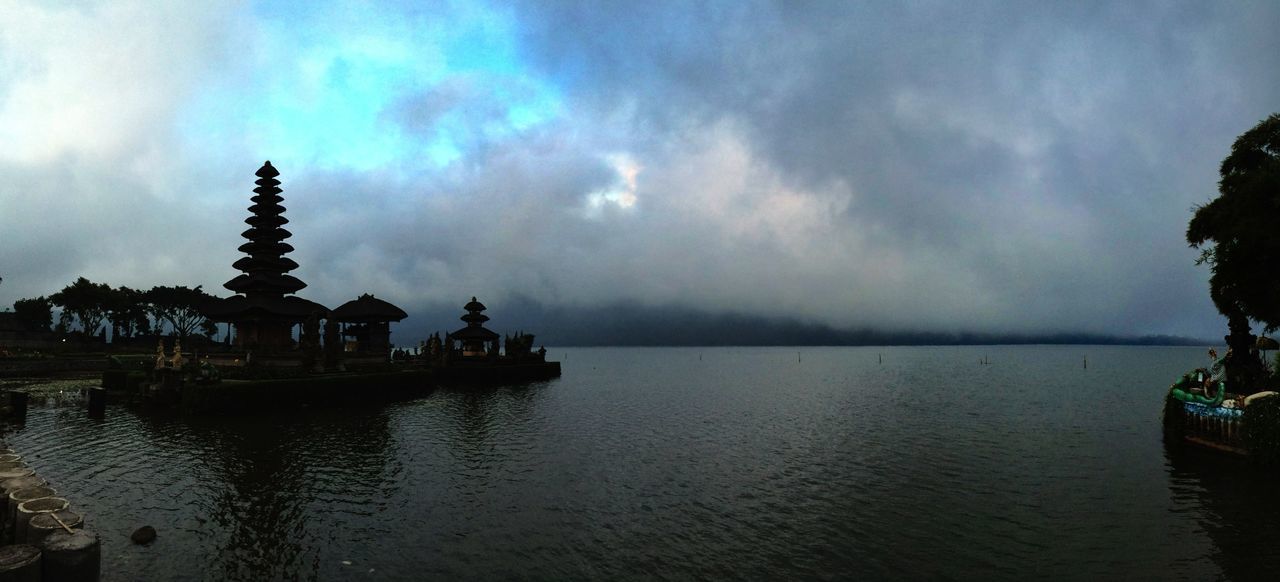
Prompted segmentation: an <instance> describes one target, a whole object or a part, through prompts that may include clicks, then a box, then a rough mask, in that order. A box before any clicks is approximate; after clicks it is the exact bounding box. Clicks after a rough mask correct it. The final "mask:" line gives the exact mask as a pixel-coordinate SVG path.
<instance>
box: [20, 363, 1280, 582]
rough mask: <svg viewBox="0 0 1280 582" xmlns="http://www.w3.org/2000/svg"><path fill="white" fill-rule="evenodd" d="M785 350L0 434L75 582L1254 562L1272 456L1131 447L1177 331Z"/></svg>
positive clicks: (737, 575)
mask: <svg viewBox="0 0 1280 582" xmlns="http://www.w3.org/2000/svg"><path fill="white" fill-rule="evenodd" d="M798 351H799V352H800V354H799V361H797V359H798V358H797V349H795V348H716V349H712V348H707V349H699V348H673V349H618V348H602V349H587V348H582V349H567V350H555V351H553V352H551V353H550V354H548V355H549V356H551V357H552V358H554V359H560V360H562V361H563V362H564V377H563V378H560V379H558V380H555V381H552V382H547V383H540V384H534V385H530V386H527V387H521V388H498V389H489V390H483V391H476V392H448V391H437V392H435V393H433V394H432V395H431V396H428V397H426V398H422V399H419V400H414V401H410V402H402V403H396V404H390V405H371V406H366V407H359V408H344V409H341V410H300V411H282V412H279V413H278V414H266V415H262V416H257V417H252V418H198V419H189V418H182V417H178V416H172V415H141V414H135V413H133V412H131V411H129V410H128V409H125V408H122V407H113V408H111V409H109V410H108V413H107V418H106V419H105V420H91V419H89V418H87V415H86V414H85V413H84V411H83V409H82V408H75V407H53V406H49V407H35V408H33V409H32V410H31V411H30V413H29V415H28V419H27V422H26V424H25V426H22V427H17V428H15V427H9V429H8V434H7V435H5V438H6V440H7V441H8V442H9V444H10V446H12V447H13V448H15V449H18V451H19V452H21V453H23V454H24V455H25V456H26V457H27V459H28V461H29V463H30V464H31V465H32V466H33V467H36V468H37V469H38V470H39V472H40V473H41V474H42V475H43V476H44V477H45V478H47V479H48V480H49V481H51V482H52V483H53V484H54V486H55V487H57V488H58V489H59V491H61V492H64V493H65V495H66V496H67V497H69V498H70V499H71V500H72V504H73V507H77V508H79V509H80V510H81V511H83V512H85V513H87V514H88V522H89V524H90V525H91V526H92V527H94V528H95V529H96V530H97V531H98V532H99V534H100V535H101V536H102V538H103V579H104V580H143V579H145V580H196V579H209V580H221V579H228V580H231V579H234V580H266V579H298V578H300V579H320V580H366V579H367V580H375V579H376V580H383V579H406V580H408V579H424V578H425V579H450V580H452V579H534V580H539V579H541V580H562V579H655V578H656V579H676V580H692V579H755V580H762V579H781V578H787V579H810V578H817V579H824V578H825V579H843V578H848V577H849V576H851V575H858V576H860V577H861V578H867V579H880V578H891V579H921V578H928V579H968V580H979V579H980V580H989V579H1004V580H1022V579H1027V578H1029V577H1048V578H1053V579H1081V580H1094V579H1100V578H1101V579H1162V580H1177V579H1187V580H1205V579H1222V578H1226V579H1232V580H1250V579H1275V576H1276V573H1277V572H1280V549H1278V548H1280V545H1277V544H1278V543H1280V495H1277V491H1278V490H1280V476H1276V475H1272V474H1267V473H1262V472H1259V471H1256V470H1253V469H1251V468H1250V467H1249V466H1247V465H1245V464H1243V463H1239V462H1231V461H1226V460H1222V459H1218V458H1216V457H1213V456H1207V455H1203V454H1194V453H1188V452H1179V451H1170V450H1166V448H1165V446H1164V445H1163V443H1162V442H1161V435H1160V406H1161V398H1162V396H1163V395H1164V392H1165V390H1166V389H1167V387H1168V385H1169V383H1170V382H1172V381H1173V379H1174V378H1175V376H1177V375H1178V374H1180V373H1182V372H1184V371H1186V370H1187V369H1189V368H1191V367H1193V366H1196V365H1201V364H1204V363H1205V362H1206V357H1205V356H1204V350H1203V349H1201V348H1147V347H1093V346H1088V347H1082V346H1070V347H1058V346H1044V347H1041V346H1031V347H920V348H801V349H799V350H798ZM1086 356H1087V358H1088V368H1087V369H1085V368H1084V367H1083V366H1082V361H1083V359H1084V358H1085V357H1086ZM880 357H882V358H883V363H878V359H879V358H880ZM983 357H986V358H988V359H989V360H990V365H979V360H980V359H982V358H983ZM144 524H150V525H153V526H155V527H156V529H157V530H158V531H159V538H158V539H157V540H156V541H155V542H154V543H153V544H151V545H150V546H146V547H139V546H133V545H131V544H130V543H129V540H128V536H129V533H130V532H132V531H133V530H134V529H135V528H137V527H138V526H141V525H144Z"/></svg>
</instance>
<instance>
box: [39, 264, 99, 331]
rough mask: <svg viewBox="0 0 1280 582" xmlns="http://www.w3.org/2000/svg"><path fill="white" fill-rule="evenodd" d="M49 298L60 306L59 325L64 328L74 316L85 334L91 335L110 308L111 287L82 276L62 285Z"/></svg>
mask: <svg viewBox="0 0 1280 582" xmlns="http://www.w3.org/2000/svg"><path fill="white" fill-rule="evenodd" d="M49 300H50V301H52V302H53V304H54V305H57V306H59V307H61V308H62V316H61V317H60V318H59V319H60V321H59V327H60V328H63V329H65V328H66V327H69V325H70V323H71V316H75V318H76V319H77V320H79V322H80V327H81V328H82V329H84V333H85V335H93V334H94V332H96V331H97V330H98V326H99V325H101V324H102V320H103V319H105V318H106V317H107V312H108V311H109V310H110V302H111V287H110V286H108V285H107V284H105V283H93V282H91V281H89V280H88V279H85V278H84V277H80V278H79V279H76V281H75V283H72V284H70V285H67V286H66V287H63V288H62V290H61V291H59V292H57V293H54V294H53V295H50V296H49Z"/></svg>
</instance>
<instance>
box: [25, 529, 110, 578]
mask: <svg viewBox="0 0 1280 582" xmlns="http://www.w3.org/2000/svg"><path fill="white" fill-rule="evenodd" d="M74 531H75V533H67V532H65V531H62V530H58V531H55V532H53V533H51V534H49V537H46V538H45V539H44V542H42V543H41V544H40V550H41V551H42V552H43V554H44V555H43V573H44V579H45V580H59V581H63V580H65V581H66V582H97V581H98V572H99V570H100V569H101V567H102V550H101V547H100V546H99V545H98V535H97V534H95V533H93V530H88V529H77V530H74Z"/></svg>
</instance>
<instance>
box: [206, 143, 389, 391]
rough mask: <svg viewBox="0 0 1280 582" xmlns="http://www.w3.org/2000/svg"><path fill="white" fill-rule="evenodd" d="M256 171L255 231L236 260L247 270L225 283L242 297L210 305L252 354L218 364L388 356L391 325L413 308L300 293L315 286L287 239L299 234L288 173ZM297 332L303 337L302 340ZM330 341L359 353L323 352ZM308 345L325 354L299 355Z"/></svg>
mask: <svg viewBox="0 0 1280 582" xmlns="http://www.w3.org/2000/svg"><path fill="white" fill-rule="evenodd" d="M256 175H257V176H258V179H257V181H255V184H257V187H256V188H254V189H253V192H254V195H253V196H252V197H251V198H250V199H249V200H250V201H251V202H253V204H252V205H251V206H249V208H248V210H249V217H248V218H246V219H245V223H246V224H248V225H249V229H248V230H246V231H244V232H242V233H240V236H242V237H244V238H245V239H247V240H248V242H246V243H244V244H242V245H240V248H239V250H240V252H242V253H245V256H244V257H242V258H240V259H239V260H237V261H236V262H235V263H232V265H231V266H232V267H234V268H235V269H236V270H238V271H240V274H239V275H237V276H235V277H234V278H232V279H231V280H230V281H227V282H226V283H225V284H223V287H226V288H227V289H229V290H231V291H234V292H235V293H236V295H233V296H231V297H227V298H225V299H217V300H214V301H211V302H210V303H209V304H207V305H206V306H205V307H204V310H203V311H204V314H205V316H206V317H208V318H209V319H211V320H213V321H215V322H218V323H227V324H230V326H231V328H232V329H233V330H234V333H232V334H230V335H229V340H230V343H231V345H232V347H233V348H234V349H235V350H237V351H243V352H245V358H244V359H243V360H241V359H239V358H231V359H230V361H227V358H220V359H221V360H223V361H219V362H218V363H219V364H223V365H226V364H233V365H234V364H240V363H247V362H249V361H252V359H251V358H252V357H254V356H256V357H257V358H258V361H259V363H263V364H277V365H298V364H300V363H301V361H302V360H303V359H309V360H315V361H316V362H323V363H324V366H322V367H325V368H343V367H345V365H344V364H345V362H342V361H341V360H351V359H352V358H353V357H354V358H357V359H359V358H360V356H365V357H367V358H371V359H372V361H375V362H376V361H383V360H385V358H386V355H387V354H388V352H389V350H390V349H391V342H390V337H391V328H390V324H391V322H394V321H400V320H402V319H404V318H405V317H408V314H406V313H405V312H404V310H403V309H400V308H399V307H396V306H395V305H392V304H391V303H388V302H386V301H384V300H382V299H376V298H374V296H373V295H371V294H368V293H364V294H361V295H360V296H359V297H358V298H356V299H355V300H352V301H348V302H347V303H344V304H343V305H342V306H340V307H338V308H337V309H334V310H330V309H329V308H327V307H325V306H323V305H321V304H319V303H316V302H315V301H311V300H309V299H305V298H303V297H300V296H298V295H296V293H297V292H298V291H301V290H302V289H304V288H305V287H306V286H307V284H306V283H304V282H302V280H301V279H298V278H297V277H294V276H293V275H290V274H289V272H290V271H293V270H294V269H297V268H298V263H297V262H295V261H294V260H293V259H290V258H288V257H287V256H286V255H288V254H289V253H290V252H293V250H294V249H293V246H292V245H290V244H289V243H286V242H284V241H285V240H286V239H288V238H289V237H291V236H293V233H290V232H289V231H288V230H285V229H284V225H286V224H288V223H289V219H287V218H285V217H284V216H283V214H284V212H285V207H284V206H282V205H281V203H282V202H284V198H283V197H282V196H281V195H280V194H281V192H283V190H282V189H281V188H280V181H279V180H277V179H276V177H277V176H279V175H280V172H279V171H278V170H276V168H275V166H272V165H271V162H270V161H267V162H265V163H263V165H262V167H261V168H258V171H257V172H256ZM320 320H325V321H326V327H327V328H330V329H328V330H326V331H327V333H326V334H325V335H326V336H328V337H327V338H325V341H323V342H322V341H321V338H320V337H319V335H320V329H319V328H320V323H319V322H320ZM338 326H341V330H340V331H338V329H337V327H338ZM295 331H297V333H298V337H299V341H298V342H296V343H295V341H294V339H293V338H294V332H295ZM334 332H337V333H334ZM345 338H351V339H350V341H346V340H345ZM322 344H339V345H324V351H325V353H326V354H328V355H330V356H332V355H334V354H335V353H337V352H341V353H343V354H346V353H351V355H349V356H346V357H345V358H334V357H329V358H320V357H319V355H318V352H319V350H320V349H321V346H322ZM305 350H310V351H312V352H317V353H302V354H299V353H296V352H298V351H305Z"/></svg>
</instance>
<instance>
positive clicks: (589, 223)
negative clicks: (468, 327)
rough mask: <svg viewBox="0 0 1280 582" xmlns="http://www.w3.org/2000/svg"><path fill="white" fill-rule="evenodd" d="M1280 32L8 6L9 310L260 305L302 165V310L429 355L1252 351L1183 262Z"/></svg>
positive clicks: (956, 19) (472, 8) (1260, 112)
mask: <svg viewBox="0 0 1280 582" xmlns="http://www.w3.org/2000/svg"><path fill="white" fill-rule="evenodd" d="M1277 24H1280V4H1277V3H1275V2H1267V1H1261V2H1152V3H1145V2H1069V3H1067V2H1064V3H1048V2H1008V3H992V2H796V1H781V2H755V1H744V0H738V1H727V2H711V3H701V2H693V1H688V0H686V1H679V2H662V1H651V2H603V1H599V2H569V1H557V2H528V3H526V2H518V1H517V2H495V3H485V2H478V1H465V2H404V3H395V2H356V1H318V2H308V3H293V2H220V1H217V0H203V1H200V2H134V1H130V0H114V1H110V2H76V1H67V2H58V1H49V0H40V1H33V2H27V1H25V0H0V277H3V283H0V306H10V305H12V303H13V301H14V300H16V299H20V298H24V297H32V296H36V295H47V294H49V293H51V292H53V291H56V290H58V289H60V288H61V287H63V286H65V285H66V284H68V283H70V282H71V281H73V280H74V279H75V278H76V277H78V276H85V277H88V278H89V279H91V280H93V281H95V282H106V283H109V284H111V285H113V286H114V285H128V286H131V287H142V288H149V287H151V286H153V285H161V284H163V285H188V286H195V285H202V286H203V287H204V289H206V290H208V291H212V292H215V293H217V294H221V295H224V296H225V295H230V292H229V291H226V290H225V289H223V288H222V283H224V282H226V281H227V280H230V279H231V278H232V277H234V276H235V275H236V274H237V272H236V271H234V270H233V269H232V268H231V263H232V262H234V261H235V260H236V259H237V258H239V257H240V256H241V255H240V254H239V253H238V252H237V251H236V247H237V246H239V245H240V244H241V243H242V242H244V241H243V239H241V238H240V236H239V233H240V232H241V231H242V230H244V229H245V228H246V226H245V225H244V224H243V222H242V221H243V219H244V218H246V217H247V216H248V213H247V211H246V208H247V206H248V205H249V204H250V202H249V196H251V195H252V192H251V190H252V188H253V187H254V184H253V180H254V179H255V177H254V176H253V173H254V171H256V170H257V168H258V167H259V166H261V165H262V163H263V161H265V160H271V162H272V164H273V165H274V166H275V167H276V168H278V169H279V171H280V173H281V175H280V177H279V179H280V180H281V182H282V187H283V188H284V193H283V196H284V198H285V201H284V206H285V207H286V208H288V210H287V212H286V213H285V217H286V218H288V219H289V220H290V223H289V224H288V225H287V226H286V228H288V229H289V230H290V231H291V232H292V233H293V235H294V236H293V238H292V239H290V240H289V241H288V242H290V243H291V244H293V245H294V246H295V247H296V248H297V250H296V251H295V252H294V253H292V254H291V255H290V256H291V257H292V258H293V259H294V260H296V261H297V262H298V263H299V264H300V267H299V269H297V270H296V271H294V272H293V273H292V274H293V275H295V276H297V277H299V278H300V279H302V280H303V281H305V282H307V283H308V284H309V286H308V287H307V288H306V289H303V290H302V291H300V292H299V295H301V296H303V297H306V298H308V299H312V300H314V301H318V302H320V303H323V304H325V305H328V306H330V307H336V306H337V305H339V304H341V303H342V302H344V301H346V300H348V299H352V298H355V297H356V296H357V295H358V294H360V293H364V292H371V293H373V294H375V295H376V296H378V297H380V298H383V299H387V300H389V301H392V302H393V303H396V304H397V305H400V306H401V307H402V308H404V309H405V310H406V311H408V312H409V313H410V318H409V319H408V320H406V321H405V322H403V323H401V324H399V328H398V329H399V331H397V336H398V337H401V338H402V339H403V340H410V338H409V337H408V336H410V335H415V334H417V333H418V332H422V333H425V332H427V331H431V330H436V329H450V328H453V327H456V326H459V325H460V324H458V323H457V322H456V321H453V320H447V321H438V320H435V319H431V318H429V317H427V316H426V315H425V314H432V313H437V312H439V311H440V310H441V309H443V308H447V309H448V310H453V311H457V312H458V314H461V306H462V305H463V304H464V303H466V301H467V300H469V299H470V297H471V296H473V295H475V296H478V297H480V299H481V300H482V301H483V302H485V303H486V304H488V305H489V306H490V307H491V308H494V309H493V310H494V311H495V312H497V313H501V306H503V305H517V304H518V305H536V306H540V307H542V308H545V309H546V310H549V311H554V312H556V313H570V314H571V313H575V312H580V313H584V314H585V313H590V314H597V315H598V314H600V313H609V312H610V311H611V310H627V309H631V310H636V309H639V310H641V311H643V310H646V309H648V310H654V311H653V312H654V313H668V312H689V311H693V312H707V313H715V314H736V315H744V316H761V317H769V318H784V319H787V320H794V321H800V322H806V323H819V324H824V325H829V326H833V327H836V328H875V329H885V330H893V331H921V330H931V331H957V332H959V331H968V332H987V333H1045V332H1083V333H1105V334H1120V335H1146V334H1175V335H1185V336H1193V337H1205V338H1212V337H1220V336H1221V335H1222V334H1224V333H1225V320H1224V319H1223V318H1222V317H1221V316H1220V315H1218V314H1217V313H1216V311H1215V310H1214V308H1213V306H1212V304H1211V302H1210V301H1209V298H1208V284H1207V280H1208V274H1209V273H1208V269H1207V268H1206V267H1204V266H1197V265H1195V264H1194V263H1195V259H1196V257H1197V256H1198V253H1197V252H1196V251H1195V250H1193V249H1190V248H1188V246H1187V244H1186V242H1185V240H1184V233H1185V229H1186V223H1187V221H1188V220H1189V218H1190V217H1191V213H1192V211H1193V209H1194V207H1195V206H1196V205H1198V204H1203V203H1206V202H1208V201H1209V200H1211V199H1212V198H1213V197H1214V196H1216V192H1217V190H1216V183H1217V178H1218V175H1217V170H1218V165H1219V164H1220V163H1221V160H1222V159H1223V158H1224V157H1225V156H1226V155H1227V153H1228V152H1229V150H1230V146H1231V143H1232V142H1233V141H1234V139H1235V138H1236V137H1237V136H1238V135H1239V134H1241V133H1243V132H1244V131H1246V130H1248V129H1249V128H1251V127H1253V126H1254V125H1255V124H1256V123H1258V122H1259V121H1260V120H1262V119H1263V118H1265V117H1267V116H1268V115H1270V114H1271V113H1273V112H1276V111H1280V35H1276V34H1275V30H1276V25H1277ZM682 310H683V311H682ZM415 313H420V314H424V315H422V316H419V317H418V318H414V317H413V316H414V314H415ZM432 317H434V316H432ZM415 319H416V321H415ZM494 323H495V328H496V329H498V331H507V330H504V329H502V326H501V325H500V322H499V321H497V320H495V321H494ZM678 323H679V322H678V321H673V322H672V324H673V325H678ZM413 343H416V341H414V342H413Z"/></svg>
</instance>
